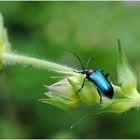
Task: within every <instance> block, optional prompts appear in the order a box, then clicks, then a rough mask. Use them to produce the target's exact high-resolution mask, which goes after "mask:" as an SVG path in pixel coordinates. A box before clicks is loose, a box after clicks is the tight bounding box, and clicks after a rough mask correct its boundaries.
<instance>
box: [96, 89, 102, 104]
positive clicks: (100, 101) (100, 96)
mask: <svg viewBox="0 0 140 140" xmlns="http://www.w3.org/2000/svg"><path fill="white" fill-rule="evenodd" d="M97 91H98V93H99V96H100V104H101V103H102V95H101V94H102V93H101V91H100V90H99V89H98V88H97Z"/></svg>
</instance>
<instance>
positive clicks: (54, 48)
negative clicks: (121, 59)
mask: <svg viewBox="0 0 140 140" xmlns="http://www.w3.org/2000/svg"><path fill="white" fill-rule="evenodd" d="M0 12H1V13H2V14H3V16H4V21H5V26H6V27H7V29H8V34H9V38H10V42H11V44H12V48H13V50H14V51H15V52H18V53H21V54H27V55H31V56H35V57H39V58H43V59H48V60H53V61H55V62H58V63H62V64H67V65H68V66H72V67H74V68H78V69H80V65H79V63H78V61H77V59H76V58H75V57H74V56H73V55H71V54H69V53H68V52H65V51H64V50H63V49H64V48H67V49H70V50H73V51H75V52H76V53H77V54H78V55H80V57H81V58H82V60H83V62H84V63H86V61H87V59H88V57H89V56H93V57H94V61H93V62H92V63H91V64H90V68H94V69H103V70H104V71H105V72H109V73H111V74H112V76H113V77H114V79H115V80H116V60H117V53H118V52H117V37H118V36H119V37H120V39H121V42H122V45H123V47H124V49H125V52H126V54H127V56H128V59H129V61H130V63H131V65H132V67H133V68H134V70H135V72H136V75H137V79H138V89H139V91H140V61H139V60H140V46H139V44H140V2H0ZM53 75H56V74H55V73H52V72H48V71H45V70H41V69H35V68H30V69H29V68H27V67H24V66H21V65H17V66H8V67H7V68H5V71H4V72H2V73H1V75H0V138H140V112H139V111H138V109H132V110H130V111H128V112H127V113H122V114H102V115H99V116H97V117H95V118H92V119H90V120H88V121H86V122H82V123H81V124H80V125H78V126H77V127H76V128H74V129H72V130H71V129H69V127H70V125H71V124H72V123H73V122H75V121H76V120H78V119H80V118H81V117H82V116H84V115H85V114H87V113H89V112H91V111H92V106H89V107H86V106H81V107H80V108H78V109H75V110H73V111H70V112H64V111H61V110H59V109H57V108H55V107H53V106H50V105H48V104H43V103H41V102H39V101H38V99H40V98H43V97H45V95H44V94H43V93H44V92H45V89H44V88H43V84H47V85H49V84H51V83H53V82H55V81H56V80H55V79H51V78H50V76H53Z"/></svg>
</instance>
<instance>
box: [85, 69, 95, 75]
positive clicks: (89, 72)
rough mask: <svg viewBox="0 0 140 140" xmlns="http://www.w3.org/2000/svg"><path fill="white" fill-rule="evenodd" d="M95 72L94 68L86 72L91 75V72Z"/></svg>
mask: <svg viewBox="0 0 140 140" xmlns="http://www.w3.org/2000/svg"><path fill="white" fill-rule="evenodd" d="M93 72H94V71H93V70H92V69H90V70H88V71H87V73H86V74H87V75H90V74H91V73H93Z"/></svg>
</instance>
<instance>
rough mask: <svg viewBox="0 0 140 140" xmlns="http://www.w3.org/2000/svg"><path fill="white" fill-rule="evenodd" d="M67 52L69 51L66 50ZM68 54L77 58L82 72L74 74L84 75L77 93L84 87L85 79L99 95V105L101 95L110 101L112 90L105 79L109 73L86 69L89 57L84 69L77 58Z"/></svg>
mask: <svg viewBox="0 0 140 140" xmlns="http://www.w3.org/2000/svg"><path fill="white" fill-rule="evenodd" d="M67 51H69V50H67ZM69 52H71V53H73V54H74V55H75V56H76V57H77V58H78V60H79V62H80V64H81V66H82V69H83V70H82V71H75V72H78V73H82V74H86V77H85V78H84V80H83V83H82V86H81V88H80V89H79V90H78V92H79V91H81V90H82V88H83V87H84V83H85V79H86V78H87V79H88V80H89V81H91V82H92V83H94V84H95V86H96V88H97V91H98V93H99V95H100V103H101V102H102V95H104V96H106V97H108V98H110V99H112V98H113V95H114V90H113V87H112V85H111V84H110V82H109V80H108V79H107V78H108V76H109V73H107V74H104V73H103V70H96V71H94V70H93V69H86V68H87V66H88V64H89V62H90V60H91V57H90V58H89V59H88V62H87V64H86V67H84V65H83V64H82V61H81V59H80V58H79V56H78V55H77V54H76V53H74V52H72V51H69ZM110 76H111V75H110ZM111 79H112V77H111ZM112 81H113V79H112Z"/></svg>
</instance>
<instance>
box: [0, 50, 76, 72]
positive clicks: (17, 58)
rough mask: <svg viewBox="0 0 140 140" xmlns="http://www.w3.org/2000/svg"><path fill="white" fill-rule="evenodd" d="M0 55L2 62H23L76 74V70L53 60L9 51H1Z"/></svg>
mask: <svg viewBox="0 0 140 140" xmlns="http://www.w3.org/2000/svg"><path fill="white" fill-rule="evenodd" d="M0 57H1V59H2V61H3V63H4V64H6V65H8V64H24V65H29V66H33V67H37V68H41V69H47V70H52V71H55V72H58V73H62V74H68V75H77V73H76V72H74V69H72V68H70V67H67V66H64V65H60V64H57V63H54V62H50V61H46V60H41V59H38V58H34V57H28V56H24V55H20V54H15V53H10V52H3V53H1V54H0Z"/></svg>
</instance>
